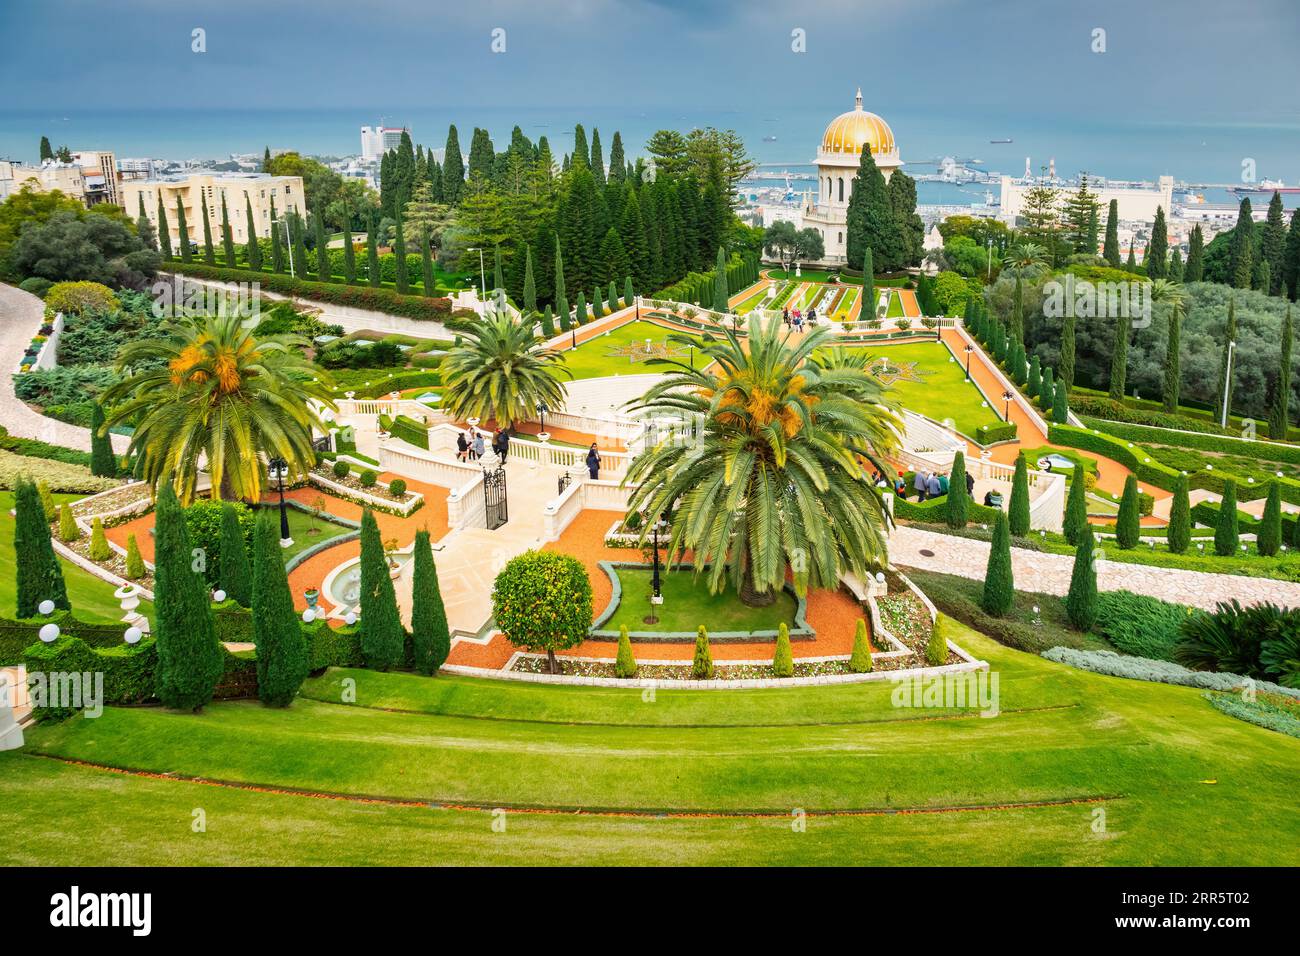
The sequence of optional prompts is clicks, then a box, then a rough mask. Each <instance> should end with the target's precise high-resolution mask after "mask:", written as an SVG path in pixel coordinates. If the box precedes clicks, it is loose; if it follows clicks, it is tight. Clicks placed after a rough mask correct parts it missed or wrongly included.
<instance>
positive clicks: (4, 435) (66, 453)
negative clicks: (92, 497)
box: [0, 425, 90, 468]
mask: <svg viewBox="0 0 1300 956" xmlns="http://www.w3.org/2000/svg"><path fill="white" fill-rule="evenodd" d="M0 449H4V450H5V451H8V452H13V453H14V454H15V455H22V456H23V457H24V458H48V459H50V460H51V461H61V462H63V463H64V464H67V465H85V466H86V467H87V468H89V467H90V452H88V451H79V450H77V449H76V448H64V447H63V446H62V445H51V444H50V443H49V442H43V441H37V440H36V439H35V438H19V437H18V436H16V435H10V434H9V429H7V428H5V427H4V426H3V425H0Z"/></svg>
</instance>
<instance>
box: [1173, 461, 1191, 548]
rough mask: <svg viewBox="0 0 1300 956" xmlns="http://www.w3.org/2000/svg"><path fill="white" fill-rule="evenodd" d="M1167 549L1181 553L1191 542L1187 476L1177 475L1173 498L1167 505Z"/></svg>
mask: <svg viewBox="0 0 1300 956" xmlns="http://www.w3.org/2000/svg"><path fill="white" fill-rule="evenodd" d="M1167 541H1168V545H1169V550H1170V551H1171V552H1172V553H1174V554H1182V553H1183V552H1184V551H1186V550H1187V547H1188V545H1190V544H1191V543H1192V517H1191V507H1190V505H1189V501H1188V497H1187V476H1186V475H1181V474H1180V475H1179V476H1178V477H1177V478H1176V479H1175V481H1174V500H1173V504H1171V505H1170V506H1169V529H1168V532H1167Z"/></svg>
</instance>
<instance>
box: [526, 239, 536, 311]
mask: <svg viewBox="0 0 1300 956" xmlns="http://www.w3.org/2000/svg"><path fill="white" fill-rule="evenodd" d="M524 310H525V311H526V312H536V311H537V282H536V280H534V279H533V247H532V246H525V247H524Z"/></svg>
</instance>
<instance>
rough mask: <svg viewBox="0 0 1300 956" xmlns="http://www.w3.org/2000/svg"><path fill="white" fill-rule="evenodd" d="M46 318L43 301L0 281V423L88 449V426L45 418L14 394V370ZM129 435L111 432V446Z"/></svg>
mask: <svg viewBox="0 0 1300 956" xmlns="http://www.w3.org/2000/svg"><path fill="white" fill-rule="evenodd" d="M44 318H45V303H44V302H42V301H41V300H40V299H38V298H37V297H36V296H34V295H32V294H31V293H29V292H24V291H23V290H22V289H18V288H15V287H14V286H11V285H4V284H3V283H0V425H3V426H4V427H5V428H7V429H8V430H9V434H11V435H17V436H18V437H20V438H36V439H39V440H40V441H43V442H49V443H50V444H52V445H62V446H64V447H65V448H76V449H79V450H81V451H90V429H89V428H82V427H81V426H79V425H69V424H68V423H67V422H60V421H55V420H54V419H53V418H46V417H45V416H44V415H42V414H40V413H39V412H36V411H33V410H32V409H31V408H30V407H28V405H27V403H26V402H23V401H20V400H19V398H18V396H17V395H15V394H14V381H13V375H12V374H11V373H12V371H13V370H15V369H17V368H18V366H19V364H20V363H21V361H22V357H23V352H24V351H25V350H26V348H27V344H28V343H29V342H31V340H32V336H33V335H35V334H36V333H37V332H38V331H39V330H40V328H41V321H42V320H43V319H44ZM129 444H130V439H128V438H127V437H126V436H125V435H114V436H113V448H114V450H116V451H118V452H119V453H120V452H125V451H126V448H127V445H129Z"/></svg>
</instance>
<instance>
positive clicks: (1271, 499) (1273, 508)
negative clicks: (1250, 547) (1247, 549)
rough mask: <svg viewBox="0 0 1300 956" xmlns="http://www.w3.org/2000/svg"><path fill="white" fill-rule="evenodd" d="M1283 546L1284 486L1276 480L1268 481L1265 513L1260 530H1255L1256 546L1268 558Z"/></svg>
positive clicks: (1260, 523) (1261, 519) (1260, 522)
mask: <svg viewBox="0 0 1300 956" xmlns="http://www.w3.org/2000/svg"><path fill="white" fill-rule="evenodd" d="M1281 546H1282V488H1281V486H1280V485H1279V484H1278V483H1277V482H1276V481H1270V482H1269V483H1268V500H1267V501H1266V502H1265V503H1264V515H1263V517H1262V518H1260V519H1259V530H1258V531H1256V532H1255V547H1256V548H1257V549H1258V551H1259V553H1260V554H1261V555H1263V556H1264V557H1266V558H1271V557H1273V555H1275V554H1277V552H1278V548H1280V547H1281Z"/></svg>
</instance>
